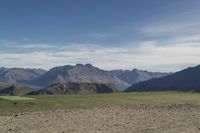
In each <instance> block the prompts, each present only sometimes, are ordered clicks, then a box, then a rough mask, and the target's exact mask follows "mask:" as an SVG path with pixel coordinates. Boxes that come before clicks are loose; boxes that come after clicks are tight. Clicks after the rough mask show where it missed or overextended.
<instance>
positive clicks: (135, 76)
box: [111, 69, 170, 85]
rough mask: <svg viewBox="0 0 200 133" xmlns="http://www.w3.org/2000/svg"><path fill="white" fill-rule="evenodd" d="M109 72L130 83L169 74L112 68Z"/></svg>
mask: <svg viewBox="0 0 200 133" xmlns="http://www.w3.org/2000/svg"><path fill="white" fill-rule="evenodd" d="M111 73H112V74H113V75H115V76H117V77H118V78H119V79H121V80H123V81H125V82H127V83H128V84H130V85H133V84H136V83H139V82H142V81H146V80H149V79H152V78H160V77H164V76H167V75H169V74H170V73H161V72H148V71H142V70H137V69H133V70H113V71H111Z"/></svg>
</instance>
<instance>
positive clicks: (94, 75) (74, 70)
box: [31, 64, 129, 90]
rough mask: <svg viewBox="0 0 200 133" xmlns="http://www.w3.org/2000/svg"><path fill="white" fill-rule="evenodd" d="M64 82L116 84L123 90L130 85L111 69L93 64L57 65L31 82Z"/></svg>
mask: <svg viewBox="0 0 200 133" xmlns="http://www.w3.org/2000/svg"><path fill="white" fill-rule="evenodd" d="M64 82H85V83H104V84H114V85H115V86H116V87H117V88H118V89H121V90H122V89H125V88H127V87H128V86H129V84H128V83H126V82H124V81H122V80H120V79H119V78H118V77H116V76H114V75H112V74H111V73H110V72H109V71H105V70H101V69H99V68H97V67H94V66H92V65H91V64H86V65H82V64H77V65H75V66H71V65H66V66H60V67H55V68H52V69H51V70H49V71H48V72H46V73H45V74H43V75H41V76H40V77H39V78H37V79H35V80H33V81H32V82H31V83H32V84H34V85H39V86H48V85H51V84H54V83H64Z"/></svg>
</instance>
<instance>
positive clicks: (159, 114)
mask: <svg viewBox="0 0 200 133" xmlns="http://www.w3.org/2000/svg"><path fill="white" fill-rule="evenodd" d="M0 132H1V133H197V132H200V107H199V106H195V105H191V104H174V105H157V106H145V105H137V106H126V107H105V108H87V109H65V110H56V111H41V112H32V113H31V112H29V113H21V114H15V115H12V116H0Z"/></svg>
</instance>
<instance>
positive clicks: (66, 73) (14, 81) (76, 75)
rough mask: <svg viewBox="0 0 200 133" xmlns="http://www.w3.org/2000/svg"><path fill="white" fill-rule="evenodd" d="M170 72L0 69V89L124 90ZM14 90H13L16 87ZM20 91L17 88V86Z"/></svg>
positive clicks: (90, 67)
mask: <svg viewBox="0 0 200 133" xmlns="http://www.w3.org/2000/svg"><path fill="white" fill-rule="evenodd" d="M168 74H169V73H157V72H155V73H153V72H147V71H140V70H137V69H133V70H112V71H106V70H102V69H100V68H97V67H95V66H93V65H91V64H85V65H83V64H77V65H65V66H58V67H54V68H52V69H50V70H49V71H45V70H42V69H24V68H4V67H1V68H0V90H1V89H5V88H6V87H9V86H12V85H18V86H24V87H27V88H30V87H31V88H33V89H37V90H38V89H44V88H46V87H48V86H51V85H52V84H57V83H60V84H65V83H69V82H70V83H97V84H105V85H108V84H112V85H114V86H115V87H116V89H117V90H119V91H123V90H125V89H126V88H128V87H129V86H131V85H132V84H135V83H138V82H141V81H146V80H149V79H151V78H157V77H163V76H166V75H168ZM15 88H16V87H15ZM17 88H19V87H17Z"/></svg>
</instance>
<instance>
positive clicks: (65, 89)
mask: <svg viewBox="0 0 200 133" xmlns="http://www.w3.org/2000/svg"><path fill="white" fill-rule="evenodd" d="M115 91H116V88H115V86H114V85H111V84H102V83H80V82H76V83H73V82H67V83H56V84H52V85H50V86H48V87H47V88H45V89H42V90H39V91H33V92H30V93H28V95H64V94H91V93H112V92H115Z"/></svg>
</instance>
